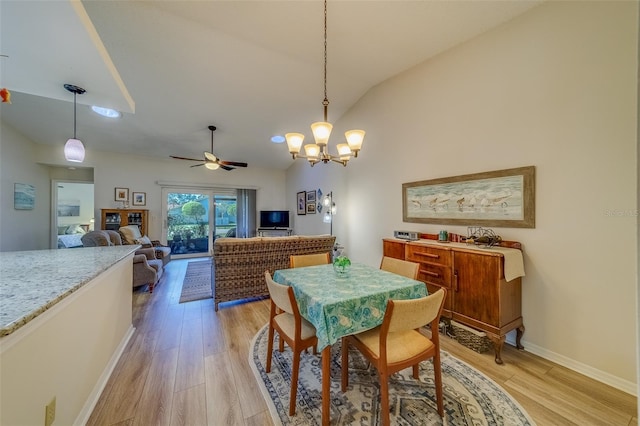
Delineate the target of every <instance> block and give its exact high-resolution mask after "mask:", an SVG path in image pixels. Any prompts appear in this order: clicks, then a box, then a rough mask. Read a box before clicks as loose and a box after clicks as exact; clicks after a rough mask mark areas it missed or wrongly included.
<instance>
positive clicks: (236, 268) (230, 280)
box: [211, 235, 336, 311]
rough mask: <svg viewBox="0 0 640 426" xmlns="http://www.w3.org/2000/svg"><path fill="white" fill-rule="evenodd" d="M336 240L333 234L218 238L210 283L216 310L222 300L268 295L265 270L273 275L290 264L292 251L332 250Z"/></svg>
mask: <svg viewBox="0 0 640 426" xmlns="http://www.w3.org/2000/svg"><path fill="white" fill-rule="evenodd" d="M335 240H336V237H334V236H330V235H314V236H298V235H294V236H289V237H254V238H218V239H216V240H215V242H214V244H213V264H214V279H213V282H212V283H211V287H212V290H213V295H214V303H215V310H216V311H217V310H218V304H220V303H222V302H229V301H232V300H239V299H247V298H251V297H263V296H268V295H269V291H268V289H267V284H266V282H265V281H264V271H269V273H271V274H272V275H273V273H274V271H276V270H277V269H286V268H289V256H291V255H292V254H313V253H325V252H331V251H332V250H333V245H334V243H335Z"/></svg>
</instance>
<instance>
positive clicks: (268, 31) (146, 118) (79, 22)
mask: <svg viewBox="0 0 640 426" xmlns="http://www.w3.org/2000/svg"><path fill="white" fill-rule="evenodd" d="M539 3H540V1H537V0H536V1H523V0H511V1H504V0H500V1H492V0H472V1H451V0H442V1H435V0H433V1H432V0H427V1H398V0H389V1H340V0H329V2H328V47H327V49H328V77H327V78H328V82H327V84H328V87H327V89H328V97H329V100H330V106H329V121H332V122H335V121H337V120H338V119H339V117H340V116H341V115H342V114H344V112H345V111H347V110H348V109H349V108H350V107H351V106H352V105H353V104H354V103H356V102H357V101H358V100H359V99H360V98H361V97H362V96H363V95H364V94H365V93H366V92H367V91H368V90H369V89H370V88H372V87H373V86H376V85H377V84H379V83H381V82H383V81H384V80H386V79H388V78H390V77H392V76H394V75H396V74H398V73H400V72H402V71H404V70H406V69H408V68H410V67H412V66H414V65H416V64H419V63H421V62H423V61H425V60H427V59H429V58H430V57H432V56H434V55H437V54H439V53H441V52H443V51H445V50H447V49H450V48H452V47H454V46H456V45H458V44H460V43H463V42H465V41H466V40H469V39H471V38H473V37H475V36H477V35H479V34H481V33H483V32H485V31H487V30H489V29H491V28H493V27H495V26H497V25H500V24H502V23H504V22H506V21H508V20H510V19H512V18H514V17H515V16H517V15H519V14H521V13H524V12H526V11H528V10H529V9H530V8H532V7H534V6H536V5H537V4H539ZM0 23H1V29H0V40H1V41H0V54H1V55H6V57H5V56H3V57H1V58H0V67H1V68H0V71H1V73H0V87H7V88H8V89H9V90H10V91H11V93H12V104H10V105H9V104H2V106H1V107H0V114H1V115H0V117H1V119H2V121H3V122H5V123H6V124H8V125H9V126H12V127H14V128H15V129H16V130H18V131H19V132H21V133H23V134H24V135H26V136H27V137H28V138H29V139H31V140H33V141H34V142H36V143H39V144H53V145H59V146H60V149H62V146H63V145H64V143H65V142H66V140H67V139H68V138H70V137H72V136H73V95H72V94H71V93H69V92H67V91H66V90H65V89H64V87H63V85H64V84H65V83H71V84H75V85H78V86H81V87H83V88H84V89H85V90H86V91H87V92H86V94H84V95H79V96H78V97H77V102H78V112H77V136H78V138H79V139H81V140H82V141H83V143H84V144H85V146H86V148H87V151H88V153H89V154H88V155H90V153H91V151H92V150H98V151H114V152H121V153H136V154H140V155H148V156H159V157H164V158H168V157H169V155H179V156H186V157H196V158H200V157H202V152H203V151H204V150H209V147H210V133H209V130H208V129H207V126H208V125H210V124H214V125H216V126H217V127H218V130H216V132H215V136H214V153H216V154H217V155H218V156H221V157H224V158H225V159H228V160H236V161H246V162H248V163H249V166H250V167H265V168H278V169H286V168H287V167H288V166H289V165H290V164H291V161H292V160H291V157H290V156H289V154H288V151H287V148H286V144H281V145H279V144H274V143H271V142H270V138H271V136H273V135H277V134H280V135H283V134H284V133H286V132H290V131H298V132H302V133H305V134H306V135H307V138H308V139H311V138H312V136H311V132H310V130H309V124H310V123H311V122H314V121H320V120H321V119H322V99H323V97H324V94H323V2H322V1H310V0H305V1H268V0H260V1H187V0H180V1H102V0H92V1H82V2H80V1H77V0H76V1H74V0H60V1H10V0H1V1H0ZM88 105H100V106H106V107H112V108H115V109H118V110H120V111H122V113H123V114H122V117H121V118H118V119H107V118H103V117H101V116H98V115H96V114H95V113H93V112H92V111H91V110H90V109H89V108H88ZM337 138H338V137H337V136H335V135H334V136H333V137H332V141H333V140H334V139H337ZM308 139H307V140H308ZM333 143H335V142H333ZM365 144H366V139H365ZM365 146H366V145H365ZM175 161H179V160H175Z"/></svg>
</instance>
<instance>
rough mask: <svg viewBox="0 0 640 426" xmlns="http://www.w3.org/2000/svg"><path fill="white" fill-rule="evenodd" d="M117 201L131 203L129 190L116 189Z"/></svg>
mask: <svg viewBox="0 0 640 426" xmlns="http://www.w3.org/2000/svg"><path fill="white" fill-rule="evenodd" d="M115 192H116V195H115V199H116V201H129V188H116V191H115Z"/></svg>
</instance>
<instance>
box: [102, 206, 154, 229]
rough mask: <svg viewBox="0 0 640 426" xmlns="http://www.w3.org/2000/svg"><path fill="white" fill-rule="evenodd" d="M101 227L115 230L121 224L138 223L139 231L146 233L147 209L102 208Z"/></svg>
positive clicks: (147, 222)
mask: <svg viewBox="0 0 640 426" xmlns="http://www.w3.org/2000/svg"><path fill="white" fill-rule="evenodd" d="M101 216H102V217H101V219H102V222H101V224H100V225H101V229H110V230H112V231H117V230H118V229H120V227H121V226H127V225H138V226H139V227H140V233H141V234H142V235H147V231H148V224H149V210H144V209H102V215H101Z"/></svg>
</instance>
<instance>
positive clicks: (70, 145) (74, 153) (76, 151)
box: [64, 139, 84, 163]
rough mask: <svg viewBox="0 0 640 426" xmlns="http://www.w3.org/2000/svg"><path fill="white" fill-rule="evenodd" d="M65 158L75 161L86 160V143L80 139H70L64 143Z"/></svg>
mask: <svg viewBox="0 0 640 426" xmlns="http://www.w3.org/2000/svg"><path fill="white" fill-rule="evenodd" d="M64 158H65V159H66V160H67V161H71V162H73V163H82V162H83V161H84V145H83V144H82V141H80V139H69V140H68V141H67V143H65V144H64Z"/></svg>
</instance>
